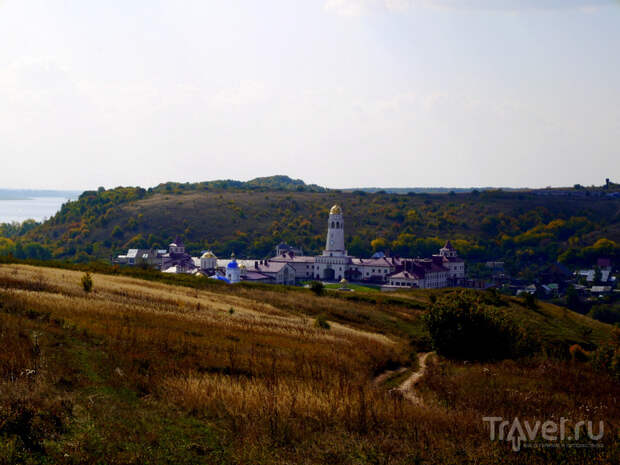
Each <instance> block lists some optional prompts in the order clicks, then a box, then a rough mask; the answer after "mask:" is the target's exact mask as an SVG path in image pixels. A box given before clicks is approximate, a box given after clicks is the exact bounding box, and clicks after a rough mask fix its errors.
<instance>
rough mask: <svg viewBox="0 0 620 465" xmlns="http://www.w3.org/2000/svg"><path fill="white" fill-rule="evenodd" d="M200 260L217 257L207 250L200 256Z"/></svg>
mask: <svg viewBox="0 0 620 465" xmlns="http://www.w3.org/2000/svg"><path fill="white" fill-rule="evenodd" d="M200 258H217V257H216V256H215V255H213V252H211V251H210V250H207V251H206V252H205V253H203V254H202V257H200Z"/></svg>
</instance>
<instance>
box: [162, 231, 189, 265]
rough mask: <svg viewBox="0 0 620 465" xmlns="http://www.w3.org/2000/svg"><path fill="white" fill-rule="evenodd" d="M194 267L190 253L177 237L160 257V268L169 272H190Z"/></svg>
mask: <svg viewBox="0 0 620 465" xmlns="http://www.w3.org/2000/svg"><path fill="white" fill-rule="evenodd" d="M195 269H196V264H195V263H194V260H193V258H192V257H191V255H189V254H187V253H186V252H185V245H184V244H183V242H182V241H181V239H180V238H179V237H177V238H176V240H175V241H174V242H172V243H171V244H170V245H169V246H168V252H167V253H166V254H164V255H163V256H162V257H161V270H162V271H166V270H170V271H168V272H169V273H191V272H193V271H194V270H195Z"/></svg>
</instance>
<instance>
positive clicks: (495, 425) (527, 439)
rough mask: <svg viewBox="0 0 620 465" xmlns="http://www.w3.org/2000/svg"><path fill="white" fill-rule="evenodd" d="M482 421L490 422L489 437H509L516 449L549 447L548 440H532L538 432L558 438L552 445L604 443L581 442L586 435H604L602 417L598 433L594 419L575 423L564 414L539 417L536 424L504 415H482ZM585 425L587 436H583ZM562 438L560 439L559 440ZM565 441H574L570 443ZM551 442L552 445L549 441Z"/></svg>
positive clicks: (547, 437) (591, 437)
mask: <svg viewBox="0 0 620 465" xmlns="http://www.w3.org/2000/svg"><path fill="white" fill-rule="evenodd" d="M482 421H483V422H485V423H487V422H488V423H489V428H490V439H491V441H495V440H496V439H497V440H499V441H510V442H511V443H512V450H514V451H515V452H517V451H519V450H521V446H522V445H523V446H524V447H547V445H546V444H536V445H534V444H531V443H532V442H534V441H535V440H536V438H537V437H538V435H539V434H540V436H541V437H542V439H544V440H545V441H549V442H555V445H553V446H552V447H602V444H597V443H596V442H589V443H579V442H578V441H579V440H580V439H581V438H582V437H583V439H586V438H587V439H589V440H590V441H600V440H601V439H602V438H603V435H604V428H605V426H604V423H603V422H602V421H601V422H599V425H598V432H596V433H595V429H594V425H593V424H592V422H591V421H584V420H582V421H578V422H577V423H575V424H574V426H572V427H570V426H569V425H571V424H572V422H570V421H569V420H568V419H566V418H564V417H562V418H560V421H559V422H557V421H552V420H547V421H545V422H541V421H536V422H535V423H534V424H533V425H532V424H530V422H529V421H527V420H525V421H520V420H519V418H515V419H514V420H513V421H512V422H510V421H509V420H504V419H503V418H502V417H483V418H482ZM584 426H585V434H586V435H585V437H584V436H582V432H583V428H584ZM558 441H559V442H558ZM564 441H571V443H570V444H566V443H564ZM549 446H551V445H549Z"/></svg>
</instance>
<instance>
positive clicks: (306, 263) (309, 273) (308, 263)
mask: <svg viewBox="0 0 620 465" xmlns="http://www.w3.org/2000/svg"><path fill="white" fill-rule="evenodd" d="M269 261H270V262H275V263H288V264H289V265H291V266H292V267H293V269H294V270H295V279H296V280H298V281H303V280H310V279H313V278H314V272H315V265H314V257H308V256H303V255H295V253H294V252H284V253H282V254H279V255H276V256H275V257H273V258H271V259H270V260H269Z"/></svg>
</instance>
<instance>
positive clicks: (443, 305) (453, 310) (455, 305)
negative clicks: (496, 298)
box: [424, 291, 525, 361]
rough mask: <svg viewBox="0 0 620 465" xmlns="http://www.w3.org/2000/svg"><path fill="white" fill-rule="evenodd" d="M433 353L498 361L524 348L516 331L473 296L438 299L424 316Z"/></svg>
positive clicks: (465, 358) (495, 311) (450, 295)
mask: <svg viewBox="0 0 620 465" xmlns="http://www.w3.org/2000/svg"><path fill="white" fill-rule="evenodd" d="M424 322H425V325H426V328H427V329H428V332H429V334H430V337H431V341H432V343H433V347H434V349H435V350H436V351H437V352H438V353H439V354H440V355H443V356H445V357H448V358H452V359H460V360H477V361H483V360H501V359H505V358H510V357H515V356H518V355H520V354H521V352H522V351H523V349H524V348H525V345H524V344H523V342H524V341H525V338H524V337H523V335H522V333H521V331H520V330H519V328H517V327H516V325H515V324H514V323H513V322H512V321H510V320H507V319H506V318H504V317H503V316H502V315H501V314H500V313H499V312H498V311H497V310H494V309H493V308H492V307H488V306H487V305H484V304H482V303H481V302H480V298H479V297H477V296H476V295H475V294H473V293H469V292H465V291H462V292H459V293H451V294H448V295H444V296H442V297H441V298H438V299H437V301H436V302H435V303H434V304H433V305H432V306H431V308H430V311H429V312H428V313H427V314H426V315H425V316H424Z"/></svg>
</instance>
